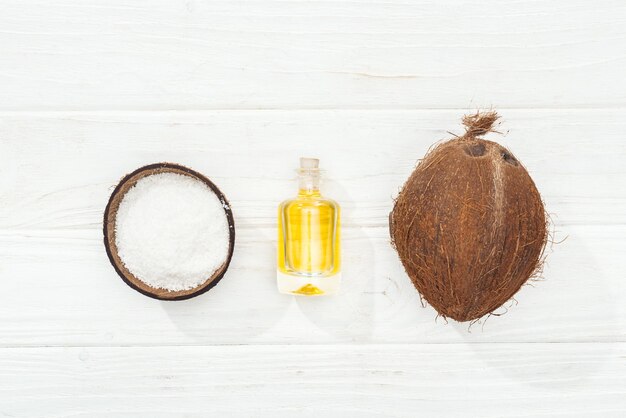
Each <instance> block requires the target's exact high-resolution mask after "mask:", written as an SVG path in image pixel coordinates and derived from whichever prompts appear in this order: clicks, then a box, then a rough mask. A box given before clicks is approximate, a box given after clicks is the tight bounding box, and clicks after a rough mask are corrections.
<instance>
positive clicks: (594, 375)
mask: <svg viewBox="0 0 626 418" xmlns="http://www.w3.org/2000/svg"><path fill="white" fill-rule="evenodd" d="M625 356H626V345H625V344H602V345H597V344H527V345H517V344H478V345H476V344H474V345H471V346H469V347H468V346H464V345H459V344H453V345H420V346H406V345H393V346H367V347H360V346H357V347H354V346H348V347H346V346H333V347H315V346H273V347H244V346H228V347H152V348H146V347H118V348H35V349H0V370H2V379H0V399H3V402H2V405H1V406H0V416H5V417H26V416H28V417H57V418H63V417H89V418H97V417H107V418H108V417H111V416H115V417H131V416H138V415H139V416H147V417H155V418H160V417H172V416H185V417H206V416H228V417H258V416H272V417H293V416H299V417H300V416H302V417H319V416H329V417H355V418H356V417H358V418H362V417H381V418H382V417H385V418H387V417H411V416H428V417H446V418H449V417H462V418H473V417H481V418H489V417H494V418H495V417H498V418H500V417H503V416H509V417H545V416H550V417H566V416H567V417H581V418H583V417H584V418H590V417H597V418H611V417H623V416H624V415H625V414H626V403H624V401H623V399H624V398H625V397H626V362H624V357H625Z"/></svg>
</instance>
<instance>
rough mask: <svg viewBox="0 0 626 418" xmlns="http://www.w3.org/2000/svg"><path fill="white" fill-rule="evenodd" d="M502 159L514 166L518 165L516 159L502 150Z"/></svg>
mask: <svg viewBox="0 0 626 418" xmlns="http://www.w3.org/2000/svg"><path fill="white" fill-rule="evenodd" d="M502 159H503V160H504V161H505V162H507V163H509V164H511V165H514V166H517V165H519V162H518V161H517V159H516V158H515V157H514V156H513V155H512V154H511V153H510V152H508V151H502Z"/></svg>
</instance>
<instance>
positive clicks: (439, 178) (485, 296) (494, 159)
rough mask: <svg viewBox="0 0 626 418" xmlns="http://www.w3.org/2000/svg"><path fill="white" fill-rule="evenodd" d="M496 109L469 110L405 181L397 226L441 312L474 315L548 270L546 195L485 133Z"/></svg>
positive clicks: (410, 264) (417, 281)
mask: <svg viewBox="0 0 626 418" xmlns="http://www.w3.org/2000/svg"><path fill="white" fill-rule="evenodd" d="M497 119H498V115H497V114H496V112H485V113H476V114H474V115H470V116H465V117H464V118H463V124H464V125H465V126H466V133H465V134H464V135H463V136H461V137H457V138H455V139H452V140H449V141H447V142H444V143H442V144H440V145H438V146H437V147H436V148H434V149H433V150H432V151H430V152H429V153H428V154H427V155H426V157H425V158H424V159H423V160H422V161H421V162H420V163H419V165H418V166H417V167H416V169H415V171H413V173H412V174H411V176H410V177H409V179H408V181H407V182H406V184H405V185H404V187H403V189H402V191H401V192H400V195H399V196H398V199H397V200H396V203H395V206H394V208H393V211H392V213H391V214H390V232H391V238H392V243H393V245H394V246H395V248H396V250H397V251H398V254H399V256H400V260H401V261H402V264H403V265H404V268H405V269H406V272H407V274H408V275H409V277H410V278H411V281H412V282H413V284H414V285H415V287H416V288H417V290H418V291H419V292H420V294H421V295H422V296H423V298H424V299H426V301H427V302H428V303H430V304H431V305H432V306H433V307H434V308H435V309H436V310H437V312H439V314H440V315H442V316H444V317H449V318H452V319H455V320H457V321H471V320H475V319H478V318H480V317H482V316H484V315H486V314H489V313H492V312H493V311H494V310H495V309H497V308H498V307H500V306H501V305H502V304H504V303H505V302H506V301H507V300H509V299H510V298H511V297H512V296H513V295H514V294H515V293H516V292H517V291H518V290H519V289H520V287H521V286H522V285H523V284H524V283H525V282H526V281H527V280H528V279H529V278H530V277H532V276H533V275H534V274H535V273H536V272H537V271H538V269H539V268H540V266H541V262H542V254H543V250H544V248H545V244H546V241H547V237H548V228H547V220H546V214H545V211H544V207H543V203H542V201H541V196H540V195H539V192H538V191H537V188H536V187H535V184H534V182H533V180H532V179H531V178H530V176H529V175H528V172H527V171H526V169H525V168H524V167H523V166H522V164H521V163H520V162H519V161H518V160H517V159H516V158H515V157H514V156H513V154H511V152H510V151H509V150H507V149H506V148H504V147H502V146H501V145H499V144H497V143H495V142H492V141H487V140H484V139H482V138H480V136H482V135H484V134H485V133H487V132H490V131H493V128H492V127H493V124H494V123H495V122H496V121H497Z"/></svg>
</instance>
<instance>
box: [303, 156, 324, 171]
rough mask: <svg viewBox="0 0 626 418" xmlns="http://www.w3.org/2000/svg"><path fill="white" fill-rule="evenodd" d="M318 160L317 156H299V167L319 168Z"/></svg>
mask: <svg viewBox="0 0 626 418" xmlns="http://www.w3.org/2000/svg"><path fill="white" fill-rule="evenodd" d="M319 166H320V160H319V159H317V158H300V168H304V169H315V168H319Z"/></svg>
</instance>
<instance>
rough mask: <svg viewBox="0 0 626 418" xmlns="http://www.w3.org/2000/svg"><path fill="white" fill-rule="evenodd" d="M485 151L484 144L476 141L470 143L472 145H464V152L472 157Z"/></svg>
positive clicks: (481, 154)
mask: <svg viewBox="0 0 626 418" xmlns="http://www.w3.org/2000/svg"><path fill="white" fill-rule="evenodd" d="M486 151H487V149H486V147H485V144H482V143H480V142H479V143H477V144H472V145H466V146H465V153H466V154H467V155H471V156H472V157H480V156H483V155H485V152H486Z"/></svg>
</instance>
